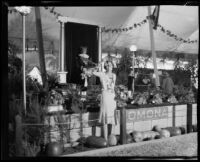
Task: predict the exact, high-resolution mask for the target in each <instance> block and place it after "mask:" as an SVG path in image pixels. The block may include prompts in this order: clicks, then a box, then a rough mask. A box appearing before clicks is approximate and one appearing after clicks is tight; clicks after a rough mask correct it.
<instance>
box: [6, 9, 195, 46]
mask: <svg viewBox="0 0 200 162" xmlns="http://www.w3.org/2000/svg"><path fill="white" fill-rule="evenodd" d="M44 8H45V9H46V10H49V11H50V13H53V14H54V16H55V18H56V19H58V17H59V16H63V15H62V14H60V13H58V12H56V11H54V9H55V7H48V6H46V7H44ZM12 12H14V13H15V12H17V10H16V9H11V10H8V13H12ZM148 19H151V20H153V16H152V15H151V16H147V17H146V19H144V20H143V21H141V22H140V23H134V24H133V25H132V26H130V27H126V28H108V29H106V27H102V30H101V31H102V33H103V32H104V33H108V32H112V33H114V32H116V33H121V32H127V31H130V30H133V29H134V28H137V27H141V26H142V25H144V24H145V23H147V20H148ZM157 27H158V28H159V30H160V31H161V32H163V33H165V34H166V35H167V36H169V37H172V38H174V39H175V40H176V41H181V42H183V43H188V44H190V43H197V42H198V41H197V40H190V39H187V40H186V39H183V38H180V37H178V36H177V35H176V34H173V33H172V32H171V31H170V30H166V29H165V28H164V27H163V26H161V25H160V24H158V25H157ZM154 30H155V29H154Z"/></svg>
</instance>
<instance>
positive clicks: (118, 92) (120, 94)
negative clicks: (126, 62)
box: [115, 85, 128, 107]
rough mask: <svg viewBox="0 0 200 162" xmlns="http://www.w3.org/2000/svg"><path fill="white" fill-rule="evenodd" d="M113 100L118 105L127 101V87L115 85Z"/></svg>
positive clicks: (125, 103)
mask: <svg viewBox="0 0 200 162" xmlns="http://www.w3.org/2000/svg"><path fill="white" fill-rule="evenodd" d="M115 100H116V101H117V106H118V107H124V106H126V105H127V101H128V88H127V87H126V86H124V85H117V86H115Z"/></svg>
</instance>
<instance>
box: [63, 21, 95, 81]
mask: <svg viewBox="0 0 200 162" xmlns="http://www.w3.org/2000/svg"><path fill="white" fill-rule="evenodd" d="M81 46H86V47H87V54H88V55H89V57H90V59H91V60H92V61H93V62H95V63H97V62H98V26H94V25H85V24H80V23H71V22H68V23H65V56H66V57H65V58H66V62H65V68H66V70H67V71H68V74H67V82H68V83H76V84H81V85H82V84H83V80H82V79H81V76H80V74H81V69H80V66H79V65H78V61H77V59H78V58H79V54H80V52H81V51H80V47H81Z"/></svg>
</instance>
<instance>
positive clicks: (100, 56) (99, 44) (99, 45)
mask: <svg viewBox="0 0 200 162" xmlns="http://www.w3.org/2000/svg"><path fill="white" fill-rule="evenodd" d="M98 29H99V30H98V35H99V40H98V50H99V51H98V52H99V63H100V62H101V60H102V53H101V37H102V35H101V27H100V26H99V28H98ZM102 68H103V67H102V64H101V70H102Z"/></svg>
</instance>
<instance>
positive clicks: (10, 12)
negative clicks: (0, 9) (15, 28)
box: [8, 8, 17, 14]
mask: <svg viewBox="0 0 200 162" xmlns="http://www.w3.org/2000/svg"><path fill="white" fill-rule="evenodd" d="M8 13H9V14H12V13H17V10H16V9H15V8H14V9H10V10H9V9H8Z"/></svg>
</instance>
